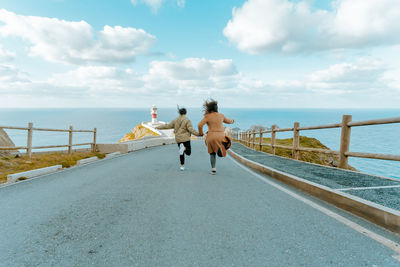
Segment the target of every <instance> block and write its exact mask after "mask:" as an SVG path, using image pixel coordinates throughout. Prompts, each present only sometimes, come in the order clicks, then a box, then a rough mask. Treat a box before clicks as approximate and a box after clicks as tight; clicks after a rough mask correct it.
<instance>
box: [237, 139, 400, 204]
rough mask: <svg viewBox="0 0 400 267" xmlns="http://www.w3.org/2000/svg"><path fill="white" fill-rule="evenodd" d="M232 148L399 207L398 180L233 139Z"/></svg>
mask: <svg viewBox="0 0 400 267" xmlns="http://www.w3.org/2000/svg"><path fill="white" fill-rule="evenodd" d="M232 149H233V150H234V151H235V152H236V153H239V154H240V155H241V156H243V157H245V158H248V159H250V160H252V161H255V162H258V163H261V164H263V165H266V166H268V167H271V168H274V169H276V170H280V171H283V172H285V173H289V174H293V175H295V176H297V177H300V178H302V179H306V180H308V181H311V182H314V183H317V184H321V185H324V186H327V187H329V188H331V189H334V190H339V191H340V190H343V191H346V193H348V194H351V195H355V196H358V197H361V198H364V199H366V200H369V201H372V202H374V203H378V204H380V205H383V206H386V207H389V208H392V209H395V210H400V197H399V196H400V180H397V181H396V180H394V179H384V178H381V177H377V176H373V175H368V174H365V173H359V172H352V171H347V170H342V169H338V168H330V167H325V166H321V165H316V164H305V163H304V162H300V161H295V160H291V159H287V158H282V157H276V156H272V155H271V154H267V153H263V152H260V151H256V150H253V149H250V148H248V147H246V146H244V145H242V144H239V143H234V144H233V145H232Z"/></svg>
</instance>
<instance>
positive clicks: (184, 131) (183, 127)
mask: <svg viewBox="0 0 400 267" xmlns="http://www.w3.org/2000/svg"><path fill="white" fill-rule="evenodd" d="M157 129H159V130H162V129H174V133H175V140H176V142H177V143H182V142H186V141H190V136H191V134H193V135H197V136H198V135H199V133H198V132H197V131H196V130H195V129H193V126H192V122H191V121H190V120H189V119H188V118H187V117H186V115H180V116H179V117H178V118H176V119H174V120H173V121H171V122H170V123H168V124H165V125H161V126H158V127H157Z"/></svg>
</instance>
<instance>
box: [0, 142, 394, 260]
mask: <svg viewBox="0 0 400 267" xmlns="http://www.w3.org/2000/svg"><path fill="white" fill-rule="evenodd" d="M192 148H193V151H192V156H191V157H189V158H186V159H187V164H186V170H185V171H184V172H182V171H180V170H179V164H178V162H179V158H178V148H177V146H176V145H169V146H162V147H156V148H149V149H146V150H141V151H137V152H134V153H129V154H126V155H123V156H121V157H118V158H114V159H110V160H103V161H99V162H96V163H93V164H90V165H87V166H82V167H77V168H71V169H67V170H65V171H62V172H59V173H55V174H52V175H48V176H44V177H41V178H37V179H33V180H29V181H25V182H20V183H18V184H16V185H12V186H7V187H3V188H0V203H1V205H0V225H1V228H0V266H87V265H94V266H400V262H399V261H398V260H396V259H395V258H394V257H393V256H396V255H397V254H396V253H395V252H394V251H393V250H392V249H390V248H389V247H387V246H385V245H384V244H382V243H380V242H377V241H375V240H373V239H371V238H369V237H368V236H366V235H364V234H362V233H360V232H358V231H356V230H354V229H353V228H351V227H349V226H347V225H345V224H343V223H342V222H340V221H338V220H336V219H334V218H332V217H331V216H327V215H326V214H325V213H322V212H321V211H319V210H317V209H315V208H314V207H312V206H310V205H308V204H306V203H304V202H302V201H299V200H298V199H297V198H294V197H293V196H292V195H290V194H287V193H286V192H284V191H281V190H279V189H277V187H275V186H272V185H271V184H269V183H266V182H265V181H263V180H262V179H267V180H268V181H269V180H270V181H272V183H276V182H273V180H272V179H270V178H268V177H265V176H264V177H263V178H262V179H259V178H257V177H256V175H255V174H253V173H251V172H249V171H248V170H246V169H245V168H243V167H241V166H239V165H238V164H237V163H235V162H234V161H233V159H231V158H229V157H227V158H225V159H220V158H218V159H217V175H215V176H214V175H210V174H209V170H210V167H209V159H208V155H207V153H206V149H205V146H204V145H203V142H198V141H197V142H193V143H192ZM290 190H291V191H294V190H292V189H290ZM295 193H296V194H298V195H301V196H302V197H304V198H307V199H309V200H311V201H313V203H316V205H321V206H324V207H325V208H328V209H330V210H332V211H333V212H335V213H339V214H341V216H345V217H346V218H348V219H350V220H352V221H354V222H356V223H359V224H362V225H363V226H364V227H367V228H368V229H370V230H371V231H374V232H376V233H378V234H379V235H382V236H384V237H385V238H388V239H390V240H393V241H395V242H399V237H398V236H396V235H393V234H390V233H389V232H386V231H385V230H382V229H381V228H378V227H376V226H373V225H371V224H369V223H367V222H364V221H363V220H360V219H358V218H355V217H353V216H352V215H348V214H347V213H344V212H342V211H340V210H338V209H336V208H334V207H331V206H330V205H328V204H324V203H322V202H320V201H318V200H315V199H313V198H311V197H308V196H306V195H303V194H302V193H300V192H295Z"/></svg>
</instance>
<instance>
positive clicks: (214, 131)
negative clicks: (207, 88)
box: [198, 99, 235, 174]
mask: <svg viewBox="0 0 400 267" xmlns="http://www.w3.org/2000/svg"><path fill="white" fill-rule="evenodd" d="M203 108H204V118H203V119H202V120H201V121H200V122H199V124H198V128H199V133H200V135H203V126H204V125H205V124H207V126H208V132H207V137H206V146H207V148H208V153H209V154H210V163H211V174H216V173H217V169H216V168H215V165H216V161H217V159H216V155H218V156H219V157H225V156H226V149H228V148H229V147H230V145H231V140H230V137H228V136H226V135H225V132H224V125H223V124H222V123H227V124H232V123H234V122H235V121H234V120H233V119H227V118H225V116H224V114H222V113H218V102H217V101H215V100H213V99H210V100H209V101H205V102H204V104H203Z"/></svg>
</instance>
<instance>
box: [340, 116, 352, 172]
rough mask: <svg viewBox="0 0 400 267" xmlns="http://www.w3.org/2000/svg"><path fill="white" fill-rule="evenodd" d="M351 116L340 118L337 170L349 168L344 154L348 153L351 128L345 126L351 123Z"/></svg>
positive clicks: (347, 159)
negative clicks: (340, 132)
mask: <svg viewBox="0 0 400 267" xmlns="http://www.w3.org/2000/svg"><path fill="white" fill-rule="evenodd" d="M351 119H352V116H351V115H343V118H342V134H341V137H340V152H339V166H338V167H339V168H342V169H348V167H349V158H348V156H346V152H348V151H349V148H350V134H351V127H350V126H348V125H347V124H348V123H349V122H351Z"/></svg>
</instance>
